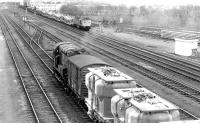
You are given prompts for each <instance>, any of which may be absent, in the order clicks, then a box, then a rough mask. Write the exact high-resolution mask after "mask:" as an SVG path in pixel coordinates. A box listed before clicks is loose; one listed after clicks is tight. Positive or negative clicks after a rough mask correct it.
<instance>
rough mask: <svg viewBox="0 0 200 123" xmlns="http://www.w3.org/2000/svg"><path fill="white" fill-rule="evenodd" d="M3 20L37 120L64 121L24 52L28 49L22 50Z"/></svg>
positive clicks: (5, 31) (5, 34)
mask: <svg viewBox="0 0 200 123" xmlns="http://www.w3.org/2000/svg"><path fill="white" fill-rule="evenodd" d="M1 20H2V22H3V26H2V27H1V28H2V30H3V34H4V36H5V37H7V40H6V43H7V45H8V48H9V51H10V53H11V56H12V58H13V61H14V63H15V66H16V68H17V71H18V74H19V77H20V80H21V82H22V85H23V88H24V91H25V93H26V95H27V98H28V100H29V104H30V107H31V109H32V112H33V115H34V118H35V119H34V120H35V122H37V123H41V122H57V123H62V120H61V118H60V116H59V115H58V113H57V112H56V110H55V108H54V106H53V104H52V103H51V101H50V99H49V97H48V96H47V94H46V92H45V90H44V89H43V87H42V86H41V84H40V80H39V78H38V75H37V74H36V71H35V70H34V69H33V68H32V67H33V64H32V63H31V62H30V59H29V58H28V57H27V54H25V53H24V52H26V49H25V48H24V49H23V50H21V49H20V48H19V44H17V42H16V40H15V39H14V37H13V34H12V33H11V31H10V30H9V28H8V26H7V25H6V23H5V22H4V21H3V19H2V18H1Z"/></svg>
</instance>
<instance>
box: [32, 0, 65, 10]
mask: <svg viewBox="0 0 200 123" xmlns="http://www.w3.org/2000/svg"><path fill="white" fill-rule="evenodd" d="M63 4H64V2H63V1H61V0H50V1H47V0H40V1H38V0H35V1H33V0H31V2H30V6H31V7H36V9H38V10H41V11H59V9H60V7H61V6H62V5H63Z"/></svg>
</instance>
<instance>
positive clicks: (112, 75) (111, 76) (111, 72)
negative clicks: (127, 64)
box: [88, 67, 134, 82]
mask: <svg viewBox="0 0 200 123" xmlns="http://www.w3.org/2000/svg"><path fill="white" fill-rule="evenodd" d="M88 69H89V71H91V72H93V73H94V74H96V75H97V76H99V77H100V78H101V79H103V80H104V81H105V82H117V81H118V82H122V81H133V80H134V79H133V78H132V77H130V76H128V75H126V74H124V73H122V72H121V71H119V70H117V69H116V68H113V67H97V68H88Z"/></svg>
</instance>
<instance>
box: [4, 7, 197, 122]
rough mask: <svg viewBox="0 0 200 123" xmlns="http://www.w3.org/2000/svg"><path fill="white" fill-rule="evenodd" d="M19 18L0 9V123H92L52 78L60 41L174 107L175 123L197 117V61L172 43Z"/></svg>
mask: <svg viewBox="0 0 200 123" xmlns="http://www.w3.org/2000/svg"><path fill="white" fill-rule="evenodd" d="M14 12H15V13H18V14H14ZM25 14H26V13H25V10H23V9H21V8H12V9H5V10H3V9H2V10H1V15H0V24H1V30H2V31H1V34H0V35H1V36H0V40H1V42H0V47H1V48H0V58H1V61H0V66H1V69H0V72H1V74H0V76H1V79H0V80H1V85H0V99H1V100H3V101H1V102H0V103H1V105H0V109H1V111H0V114H1V115H0V122H8V123H12V122H15V123H33V122H41V123H59V122H60V123H92V122H93V121H91V120H90V117H89V116H88V115H87V112H86V111H85V108H84V106H83V105H80V103H79V102H78V101H77V99H76V98H74V97H72V96H71V95H70V94H67V93H66V91H65V89H64V88H63V87H62V85H61V84H60V83H59V82H58V81H59V80H57V78H55V77H54V72H53V65H54V61H53V55H52V52H53V49H54V45H55V44H56V43H58V42H66V41H67V42H72V43H73V44H75V45H77V46H81V47H83V48H84V49H86V50H87V51H89V52H90V54H92V55H93V56H96V57H98V58H100V59H102V60H103V61H106V62H107V63H109V64H111V65H112V66H114V67H115V68H117V69H119V70H120V71H122V72H124V73H126V74H127V75H129V76H130V77H132V78H134V79H135V81H136V82H137V86H139V87H144V88H147V89H148V90H150V91H152V92H154V93H156V94H157V95H159V96H161V97H163V98H164V99H166V100H168V101H170V102H172V103H173V104H175V105H176V106H178V107H179V108H180V119H181V120H196V119H199V118H200V75H199V72H200V63H199V62H200V60H199V58H198V57H182V56H178V55H175V54H174V53H173V51H174V42H173V40H168V39H161V38H154V36H150V35H145V34H138V33H137V34H134V33H131V34H130V33H123V32H121V33H117V32H115V31H113V29H107V28H105V29H104V30H103V31H104V32H98V31H96V30H95V27H94V28H93V29H91V30H90V31H81V30H79V29H76V28H73V27H70V26H68V25H65V24H63V23H60V22H56V21H55V20H51V19H48V18H45V17H42V16H39V15H35V14H33V13H30V12H28V13H27V15H28V22H26V23H25V22H23V20H22V15H25ZM3 36H4V37H3Z"/></svg>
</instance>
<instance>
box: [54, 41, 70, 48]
mask: <svg viewBox="0 0 200 123" xmlns="http://www.w3.org/2000/svg"><path fill="white" fill-rule="evenodd" d="M63 44H72V43H71V42H59V43H56V44H55V46H54V48H53V49H54V50H55V49H56V48H57V47H59V46H60V45H63Z"/></svg>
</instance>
